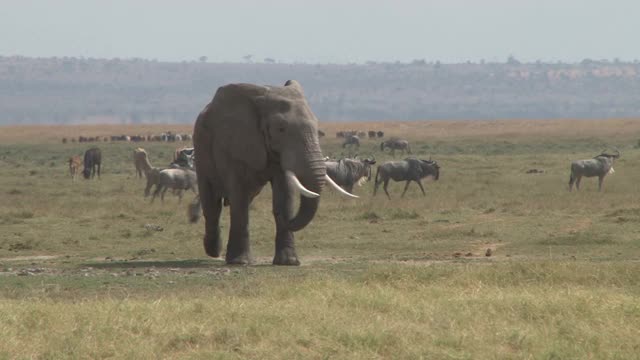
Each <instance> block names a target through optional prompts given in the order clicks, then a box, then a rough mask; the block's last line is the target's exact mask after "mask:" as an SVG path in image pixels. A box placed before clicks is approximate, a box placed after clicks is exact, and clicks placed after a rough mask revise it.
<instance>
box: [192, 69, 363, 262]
mask: <svg viewBox="0 0 640 360" xmlns="http://www.w3.org/2000/svg"><path fill="white" fill-rule="evenodd" d="M317 122H318V120H317V119H316V117H315V115H314V114H313V113H312V112H311V109H310V108H309V105H308V104H307V101H306V99H305V97H304V94H303V91H302V87H301V86H300V84H299V83H298V82H297V81H292V80H289V81H287V82H286V84H285V86H257V85H252V84H230V85H226V86H223V87H220V88H219V89H218V91H217V92H216V94H215V96H214V97H213V100H212V101H211V102H210V103H209V104H208V105H207V106H206V107H205V108H204V110H202V112H201V113H200V115H199V116H198V119H197V120H196V124H195V128H194V133H193V145H194V148H195V153H196V154H198V156H196V157H195V163H196V171H197V175H198V186H199V192H200V197H199V198H200V201H201V207H202V212H203V214H204V217H205V235H204V248H205V251H206V253H207V254H208V255H209V256H212V257H218V256H220V252H221V239H220V226H219V221H220V214H221V212H222V205H223V199H225V201H228V203H229V205H230V207H231V226H230V230H229V241H228V243H227V252H226V262H227V264H248V263H250V262H251V256H250V245H249V228H248V223H249V204H250V203H251V201H252V200H253V198H254V197H255V196H256V195H258V193H259V192H260V190H261V189H262V187H263V186H264V185H266V183H267V182H270V183H271V189H272V193H273V215H274V218H275V223H276V241H275V242H276V246H275V256H274V258H273V264H274V265H299V264H300V262H299V261H298V257H297V255H296V251H295V245H294V236H293V232H295V231H298V230H301V229H302V228H304V227H305V226H306V225H307V224H309V222H311V220H312V219H313V217H314V215H315V213H316V211H317V209H318V204H319V202H320V198H319V196H320V195H319V193H320V191H321V190H322V187H323V186H324V184H325V182H328V183H329V184H331V185H332V186H333V187H334V188H336V189H337V190H338V191H341V192H342V193H345V194H346V195H350V194H348V193H346V192H345V191H344V190H342V189H340V187H338V186H337V185H336V184H335V183H333V181H332V180H331V179H330V178H329V177H328V176H327V175H326V169H325V164H324V158H323V156H322V151H321V150H320V144H319V141H318V128H317ZM296 188H297V189H298V190H299V191H300V193H301V197H300V206H299V209H298V212H297V213H296V214H295V215H294V214H293V206H294V204H293V203H294V201H293V199H294V191H295V189H296ZM350 196H353V195H350ZM196 219H197V218H196ZM191 220H192V221H193V220H194V217H193V216H192V217H191Z"/></svg>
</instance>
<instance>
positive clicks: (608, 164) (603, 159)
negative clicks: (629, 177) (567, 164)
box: [569, 150, 620, 191]
mask: <svg viewBox="0 0 640 360" xmlns="http://www.w3.org/2000/svg"><path fill="white" fill-rule="evenodd" d="M619 157H620V152H619V151H618V150H616V154H614V155H612V154H607V153H605V152H604V151H603V152H602V153H601V154H600V155H598V156H596V157H594V158H593V159H587V160H576V161H574V162H572V163H571V176H570V177H569V191H571V190H572V188H573V184H574V183H575V184H576V189H577V190H580V180H582V177H583V176H584V177H594V176H597V177H598V191H601V190H602V182H603V181H604V177H605V176H607V174H613V172H614V171H613V162H614V160H616V159H617V158H619Z"/></svg>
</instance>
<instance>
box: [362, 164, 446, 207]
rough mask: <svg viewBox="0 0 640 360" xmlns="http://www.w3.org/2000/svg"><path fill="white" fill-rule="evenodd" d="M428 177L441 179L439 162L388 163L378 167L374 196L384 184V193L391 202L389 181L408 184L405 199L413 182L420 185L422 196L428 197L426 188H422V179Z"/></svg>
mask: <svg viewBox="0 0 640 360" xmlns="http://www.w3.org/2000/svg"><path fill="white" fill-rule="evenodd" d="M427 176H433V178H434V179H435V180H438V178H440V165H438V163H437V162H435V161H431V160H420V159H413V158H407V159H404V160H401V161H388V162H386V163H384V164H382V165H380V166H378V170H377V171H376V179H375V185H374V188H373V195H374V196H375V195H376V192H377V191H378V186H379V185H380V183H384V185H383V189H384V192H385V194H387V197H388V198H389V200H391V196H389V192H388V191H387V186H388V185H389V180H393V181H406V182H407V183H406V184H405V186H404V191H403V192H402V197H404V194H405V193H406V192H407V189H408V188H409V183H411V182H412V181H415V182H416V183H418V186H420V190H422V195H426V193H425V192H424V188H423V187H422V182H421V179H424V178H425V177H427Z"/></svg>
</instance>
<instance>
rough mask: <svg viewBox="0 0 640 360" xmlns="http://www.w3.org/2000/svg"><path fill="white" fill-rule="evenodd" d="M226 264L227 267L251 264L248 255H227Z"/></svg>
mask: <svg viewBox="0 0 640 360" xmlns="http://www.w3.org/2000/svg"><path fill="white" fill-rule="evenodd" d="M226 262H227V265H244V266H246V265H250V264H251V259H250V257H249V255H246V254H242V255H238V256H229V254H227V258H226Z"/></svg>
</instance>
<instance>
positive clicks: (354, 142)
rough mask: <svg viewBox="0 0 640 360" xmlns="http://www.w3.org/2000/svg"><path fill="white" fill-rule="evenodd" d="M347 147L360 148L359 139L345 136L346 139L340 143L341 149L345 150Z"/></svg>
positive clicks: (356, 136) (353, 136)
mask: <svg viewBox="0 0 640 360" xmlns="http://www.w3.org/2000/svg"><path fill="white" fill-rule="evenodd" d="M347 146H349V147H356V148H360V138H359V137H358V135H349V136H347V138H346V139H345V140H344V142H343V143H342V147H343V148H346V147H347Z"/></svg>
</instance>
